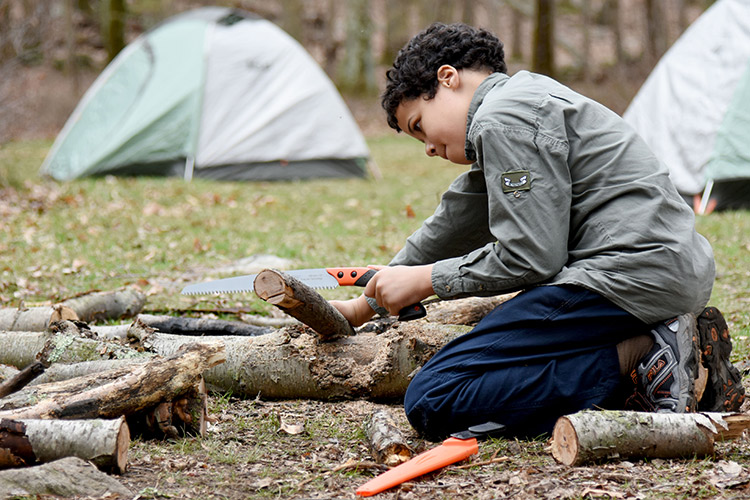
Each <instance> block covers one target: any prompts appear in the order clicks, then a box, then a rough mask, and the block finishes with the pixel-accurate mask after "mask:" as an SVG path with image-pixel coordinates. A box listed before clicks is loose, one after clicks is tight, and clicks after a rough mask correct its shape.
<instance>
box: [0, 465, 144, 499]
mask: <svg viewBox="0 0 750 500" xmlns="http://www.w3.org/2000/svg"><path fill="white" fill-rule="evenodd" d="M48 495H52V496H55V497H63V498H79V497H80V498H92V497H93V498H112V497H119V498H133V492H132V491H130V490H129V489H128V488H126V487H125V486H123V485H122V484H121V483H120V482H119V481H117V479H115V478H114V477H112V476H109V475H107V474H106V473H104V472H102V471H100V470H98V469H97V468H96V467H94V466H93V465H92V464H90V463H89V462H87V461H85V460H81V459H80V458H77V457H66V458H63V459H60V460H56V461H54V462H50V463H48V464H42V465H38V466H35V467H27V468H25V469H13V470H4V471H0V498H19V497H34V498H37V497H38V496H39V497H41V496H44V497H46V496H48Z"/></svg>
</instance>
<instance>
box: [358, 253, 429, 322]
mask: <svg viewBox="0 0 750 500" xmlns="http://www.w3.org/2000/svg"><path fill="white" fill-rule="evenodd" d="M367 267H369V268H370V269H376V270H377V271H378V272H377V273H375V275H374V276H373V277H372V278H370V282H369V283H367V286H366V287H365V295H366V296H368V297H374V298H375V300H376V301H377V303H378V305H380V306H382V307H384V308H386V309H387V310H388V312H389V313H390V314H392V315H396V314H398V312H399V311H400V310H401V309H403V308H404V307H407V306H410V305H412V304H416V303H417V302H421V301H422V300H424V299H426V298H427V297H429V296H430V295H433V294H434V293H435V291H434V290H433V289H432V264H428V265H424V266H367ZM365 304H367V302H365Z"/></svg>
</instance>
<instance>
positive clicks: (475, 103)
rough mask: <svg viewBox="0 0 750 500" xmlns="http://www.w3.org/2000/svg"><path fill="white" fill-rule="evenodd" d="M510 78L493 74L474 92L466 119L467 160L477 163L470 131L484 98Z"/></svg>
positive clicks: (465, 147)
mask: <svg viewBox="0 0 750 500" xmlns="http://www.w3.org/2000/svg"><path fill="white" fill-rule="evenodd" d="M508 78H510V77H509V76H508V75H506V74H505V73H492V74H491V75H490V76H488V77H487V78H485V79H484V81H483V82H482V83H480V84H479V87H477V90H476V91H475V92H474V97H472V98H471V104H470V105H469V114H468V116H467V117H466V145H465V146H464V149H465V151H464V153H465V154H466V158H467V159H468V160H470V161H477V152H476V151H475V150H474V145H473V144H472V143H471V141H469V130H470V129H471V124H472V122H473V121H474V114H475V113H476V112H477V109H478V108H479V106H481V104H482V102H484V98H485V96H486V95H487V94H488V93H489V92H490V90H492V89H493V88H495V87H496V86H498V85H502V84H504V83H505V81H506V80H507V79H508Z"/></svg>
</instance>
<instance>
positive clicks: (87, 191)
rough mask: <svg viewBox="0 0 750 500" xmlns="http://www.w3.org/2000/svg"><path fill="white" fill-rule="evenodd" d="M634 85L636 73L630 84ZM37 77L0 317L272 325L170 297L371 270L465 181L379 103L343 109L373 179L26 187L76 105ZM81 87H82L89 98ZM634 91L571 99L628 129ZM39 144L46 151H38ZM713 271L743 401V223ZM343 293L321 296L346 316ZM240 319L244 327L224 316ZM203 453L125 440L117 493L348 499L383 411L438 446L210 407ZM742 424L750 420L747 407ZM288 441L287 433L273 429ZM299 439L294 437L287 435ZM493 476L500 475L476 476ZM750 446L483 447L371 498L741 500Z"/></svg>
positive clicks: (233, 304)
mask: <svg viewBox="0 0 750 500" xmlns="http://www.w3.org/2000/svg"><path fill="white" fill-rule="evenodd" d="M639 71H643V70H639ZM57 75H58V74H57V73H56V72H55V71H54V70H50V69H46V68H42V67H38V68H32V69H31V70H29V71H28V72H24V73H23V74H22V75H17V78H18V82H17V84H16V85H14V88H16V89H17V90H18V91H19V92H20V93H22V94H23V95H24V96H25V97H24V100H25V101H26V102H27V103H31V105H30V107H29V108H27V109H26V110H25V111H24V112H22V113H18V115H17V116H19V117H23V118H19V120H14V121H13V123H6V124H5V125H7V126H9V127H11V128H13V129H15V130H12V131H11V132H12V133H11V134H10V135H12V136H13V137H14V138H15V139H14V140H13V142H8V143H4V144H0V181H2V182H0V306H2V307H19V306H21V304H25V305H34V304H47V303H53V302H55V301H58V300H60V299H63V298H66V297H71V296H73V295H76V294H79V293H82V292H86V291H89V290H95V289H99V290H111V289H116V288H119V287H122V286H131V287H138V288H139V289H141V290H142V291H143V292H144V293H145V294H146V295H147V297H148V300H147V304H146V308H145V311H144V312H147V313H165V312H166V313H170V314H176V315H200V316H203V317H215V316H216V313H209V312H206V311H207V310H209V309H222V308H223V309H231V308H240V309H242V310H243V311H245V314H272V313H273V311H271V310H270V309H269V308H268V307H267V306H266V305H265V304H264V303H261V302H259V301H258V300H253V299H252V298H250V297H247V296H241V295H227V296H218V297H205V298H202V299H200V300H194V299H186V298H183V297H181V296H180V295H179V289H180V288H181V286H182V285H183V284H185V283H187V282H189V281H192V280H195V279H196V277H207V276H209V277H210V276H211V270H212V269H214V268H216V267H218V266H225V265H230V264H232V263H233V262H236V261H238V260H240V259H242V258H243V257H247V256H249V255H258V254H268V253H272V254H275V255H278V256H280V257H283V258H286V259H290V260H291V261H293V262H294V263H295V265H296V266H298V267H309V266H323V265H330V264H331V263H337V264H338V263H352V264H355V263H382V262H387V261H388V259H389V258H390V256H391V255H392V254H393V253H394V252H395V251H397V250H398V248H399V247H400V245H401V244H402V242H403V239H404V237H405V236H406V235H408V234H409V233H410V232H411V231H413V230H414V229H415V228H416V227H417V226H418V225H419V223H420V222H421V220H423V219H424V218H426V217H427V216H429V215H430V213H431V212H432V210H433V209H434V207H435V205H436V203H437V201H438V198H439V196H440V193H441V192H442V191H443V190H444V189H445V187H446V186H447V185H448V183H449V182H450V181H451V180H452V179H453V178H454V177H455V175H456V174H457V173H458V172H459V171H460V169H459V168H458V167H455V166H452V165H448V164H446V163H444V162H441V161H440V160H437V159H433V160H428V159H426V158H425V157H424V154H423V152H422V150H421V148H420V147H419V145H417V144H416V143H413V142H412V141H410V140H408V139H405V138H397V137H394V134H392V133H391V132H390V131H388V130H387V129H386V128H385V126H384V125H383V120H382V112H381V111H380V110H379V109H378V106H377V102H376V99H374V98H368V99H351V100H350V101H349V102H350V105H351V107H352V109H353V111H354V113H355V116H356V118H357V121H358V122H359V123H360V125H361V126H362V128H363V131H364V132H365V134H366V136H367V137H368V142H369V144H370V147H371V149H372V153H373V158H374V160H375V161H376V163H377V165H378V167H379V169H380V171H381V172H382V174H383V178H382V179H381V180H379V181H373V180H346V181H327V182H323V181H312V182H308V183H280V184H270V183H260V184H253V185H246V184H233V183H213V182H206V181H196V182H193V183H190V184H186V183H184V182H182V181H180V180H176V179H145V178H141V179H121V178H104V179H96V180H92V179H84V180H80V181H75V182H71V183H66V184H58V183H54V182H50V181H48V180H44V179H40V178H38V177H37V175H36V172H37V169H38V166H39V165H40V163H41V161H42V159H43V157H44V155H45V154H46V151H47V150H48V148H49V146H50V138H51V137H54V134H55V133H56V130H58V129H59V127H60V125H61V123H62V122H63V121H64V119H65V117H67V114H68V113H69V111H70V109H72V106H73V105H74V101H72V100H70V99H68V100H66V97H65V96H67V95H68V92H65V91H64V89H65V88H66V87H67V86H69V85H70V82H69V81H67V80H65V79H59V78H58V77H57ZM90 77H91V75H90V76H89V77H83V79H82V82H81V87H82V88H85V86H86V84H87V81H88V80H89V79H90ZM641 81H642V78H640V77H636V78H632V79H631V78H623V79H618V78H605V79H604V80H596V81H592V82H589V83H580V82H574V83H573V84H572V86H573V87H574V88H576V90H579V91H581V92H583V93H584V94H587V95H590V96H592V97H595V98H597V99H599V100H600V101H602V102H604V103H606V104H608V105H609V106H610V107H611V108H613V109H614V110H615V111H618V112H621V111H623V110H624V108H625V105H626V104H627V102H628V101H629V99H630V97H631V96H632V95H633V94H634V92H635V89H636V88H637V87H638V85H639V84H640V82H641ZM40 138H41V139H40ZM697 224H698V229H699V231H700V232H701V233H702V234H704V235H705V236H706V237H708V238H709V240H710V241H711V243H712V245H713V246H714V249H715V251H716V256H717V265H718V270H719V276H718V279H717V282H716V286H715V289H714V294H713V296H712V304H715V305H717V306H718V307H719V308H720V309H721V310H722V311H723V312H724V313H725V315H726V317H727V320H728V322H729V324H730V331H731V332H732V335H733V338H734V347H735V349H734V351H733V359H734V361H736V362H737V363H738V364H739V366H740V367H742V368H743V370H744V374H745V375H744V384H745V387H746V388H747V389H748V391H749V392H750V299H749V297H750V212H732V213H716V214H712V215H711V216H707V217H699V218H698V220H697ZM351 293H355V292H352V291H351V290H343V289H340V290H334V291H330V292H326V296H327V297H329V298H342V297H346V296H347V294H351ZM220 317H223V318H225V319H233V320H234V319H239V318H240V317H241V316H237V315H226V316H220ZM209 405H210V415H211V416H212V417H213V418H214V419H215V422H213V423H212V424H210V425H209V429H208V433H207V436H206V437H205V438H203V439H197V438H183V439H179V440H167V441H152V440H143V439H136V440H134V441H133V443H132V445H131V448H130V462H129V468H128V471H127V472H126V473H125V474H124V475H123V476H121V477H119V479H120V481H121V482H122V483H123V484H124V485H126V486H127V487H129V488H130V489H131V490H132V491H133V492H134V498H141V499H148V498H153V499H161V498H191V499H192V498H206V499H232V500H234V499H245V498H293V499H307V498H321V499H332V498H355V494H354V491H355V489H356V488H357V487H358V486H360V485H361V484H363V483H364V482H365V481H367V480H368V479H369V478H371V477H373V476H374V475H376V474H378V473H379V472H381V471H382V470H383V469H382V468H381V467H379V466H374V465H373V464H372V461H371V457H370V454H369V451H368V450H367V447H366V444H365V442H364V431H363V427H362V425H363V422H364V420H365V419H366V418H367V417H368V416H369V415H370V414H371V412H372V411H373V410H374V409H376V408H385V409H387V410H388V411H389V412H390V413H391V414H392V415H393V417H394V418H395V419H396V420H397V422H398V424H399V426H400V427H401V429H402V430H403V432H404V433H405V434H406V435H407V436H408V437H409V438H410V440H411V443H412V446H413V447H414V448H415V450H417V451H419V450H421V449H424V448H425V447H429V446H431V443H428V442H425V441H423V440H421V439H419V438H418V436H416V435H415V434H414V433H413V431H412V430H411V429H410V427H409V425H408V424H407V422H406V419H405V417H404V415H403V412H402V411H401V407H400V405H399V404H398V402H371V401H309V400H292V401H269V400H266V399H264V398H263V397H262V394H261V395H260V396H259V397H258V398H254V399H240V398H237V397H234V396H233V395H232V394H229V393H224V392H216V393H212V394H211V395H210V397H209ZM743 410H744V411H748V410H750V402H746V403H745V405H744V407H743ZM282 424H286V425H282ZM289 424H300V425H302V429H303V431H302V432H300V433H298V434H297V433H289V432H287V431H285V430H284V429H288V428H289ZM490 459H496V461H495V463H491V464H483V462H487V461H489V460H490ZM748 477H750V437H748V436H745V437H743V438H741V439H739V440H736V441H733V442H729V443H723V444H720V445H718V446H717V450H716V455H715V456H714V457H710V458H705V459H699V458H695V459H685V460H661V459H655V460H634V461H632V462H628V461H614V462H610V463H605V464H600V465H594V466H586V467H575V468H570V467H565V466H562V465H559V464H557V463H556V462H555V461H554V460H553V459H552V457H551V455H550V453H549V450H548V442H547V440H546V439H545V438H540V439H539V440H531V441H520V440H519V441H517V440H503V439H498V440H491V441H488V442H485V443H482V444H481V446H480V452H479V455H477V456H475V457H473V458H472V459H471V460H470V461H468V462H466V463H464V464H463V465H462V466H461V468H458V467H451V468H448V469H446V470H443V471H440V472H437V473H433V474H430V475H427V476H424V477H422V478H419V479H417V480H414V481H411V482H409V483H407V484H405V485H403V486H402V487H400V488H397V489H395V490H392V491H388V492H386V493H384V494H382V495H380V496H378V497H376V498H384V499H426V498H430V499H433V498H445V499H449V498H450V499H454V498H465V499H490V498H515V499H532V498H533V499H540V498H541V499H563V498H565V499H583V498H610V499H662V498H684V499H694V498H698V499H722V500H723V499H735V498H736V499H739V498H750V479H748Z"/></svg>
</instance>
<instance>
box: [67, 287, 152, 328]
mask: <svg viewBox="0 0 750 500" xmlns="http://www.w3.org/2000/svg"><path fill="white" fill-rule="evenodd" d="M60 304H61V305H63V306H65V307H68V308H70V309H72V310H73V311H75V313H76V314H77V315H78V318H77V319H80V320H81V321H84V322H86V323H94V322H97V321H106V320H110V319H120V318H132V317H134V316H136V315H138V314H139V313H140V312H141V311H142V310H143V306H144V305H145V304H146V295H145V294H143V293H142V292H139V291H138V290H136V289H134V288H125V289H122V290H112V291H107V292H90V293H86V294H83V295H79V296H78V297H73V298H70V299H67V300H64V301H62V302H61V303H60ZM66 319H67V318H66Z"/></svg>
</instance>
